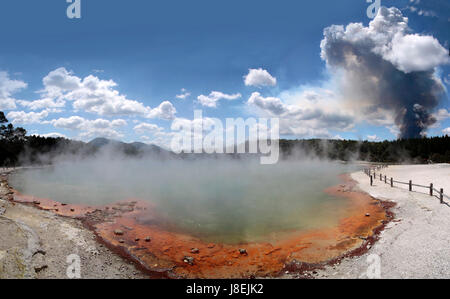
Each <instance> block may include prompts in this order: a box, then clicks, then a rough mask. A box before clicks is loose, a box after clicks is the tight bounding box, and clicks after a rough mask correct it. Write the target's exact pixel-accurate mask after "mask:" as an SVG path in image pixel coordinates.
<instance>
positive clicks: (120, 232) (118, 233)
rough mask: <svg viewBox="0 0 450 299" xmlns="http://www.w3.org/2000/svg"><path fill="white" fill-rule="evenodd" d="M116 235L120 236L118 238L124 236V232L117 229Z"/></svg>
mask: <svg viewBox="0 0 450 299" xmlns="http://www.w3.org/2000/svg"><path fill="white" fill-rule="evenodd" d="M114 234H116V235H118V236H122V235H123V231H122V230H120V229H116V230H115V231H114Z"/></svg>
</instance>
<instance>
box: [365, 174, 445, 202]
mask: <svg viewBox="0 0 450 299" xmlns="http://www.w3.org/2000/svg"><path fill="white" fill-rule="evenodd" d="M387 167H388V165H378V166H373V167H369V168H364V170H363V171H364V173H365V174H367V175H368V176H369V178H370V186H373V182H374V180H378V178H379V179H380V181H381V182H384V183H385V184H390V185H391V187H394V183H396V184H402V185H408V187H409V188H408V189H409V191H413V186H414V187H419V188H426V189H428V190H429V194H430V196H433V195H434V192H436V194H437V195H439V197H438V198H439V200H440V203H441V204H443V203H444V197H445V198H447V199H450V197H448V196H447V195H445V194H444V189H443V188H440V189H436V188H434V185H433V183H430V185H429V186H425V185H419V184H413V182H412V180H409V182H401V181H396V180H394V178H392V177H391V178H388V177H387V176H386V175H383V174H382V173H381V170H382V169H384V168H387Z"/></svg>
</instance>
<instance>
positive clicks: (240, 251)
mask: <svg viewBox="0 0 450 299" xmlns="http://www.w3.org/2000/svg"><path fill="white" fill-rule="evenodd" d="M239 253H240V254H242V255H247V254H248V253H247V250H246V249H244V248H239Z"/></svg>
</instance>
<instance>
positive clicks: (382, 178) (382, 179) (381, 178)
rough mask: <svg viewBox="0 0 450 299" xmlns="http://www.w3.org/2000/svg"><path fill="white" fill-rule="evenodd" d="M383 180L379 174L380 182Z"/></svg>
mask: <svg viewBox="0 0 450 299" xmlns="http://www.w3.org/2000/svg"><path fill="white" fill-rule="evenodd" d="M382 180H383V178H382V177H381V173H380V181H382Z"/></svg>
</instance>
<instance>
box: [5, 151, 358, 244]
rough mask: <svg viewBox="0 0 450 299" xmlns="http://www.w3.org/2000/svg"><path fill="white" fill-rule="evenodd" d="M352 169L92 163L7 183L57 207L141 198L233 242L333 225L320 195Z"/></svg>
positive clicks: (330, 204)
mask: <svg viewBox="0 0 450 299" xmlns="http://www.w3.org/2000/svg"><path fill="white" fill-rule="evenodd" d="M355 168H356V167H355V166H354V165H353V166H352V165H343V164H339V163H331V162H320V161H314V162H305V161H284V162H279V163H278V164H275V165H260V164H259V161H258V160H222V159H219V160H217V159H205V160H197V161H183V160H176V161H170V160H169V161H155V160H150V159H148V160H142V159H140V160H133V159H126V160H123V159H108V158H104V159H101V158H97V159H94V160H81V161H77V162H62V163H57V164H56V165H54V166H51V167H44V168H39V169H31V170H23V171H19V172H17V173H15V174H14V175H12V176H11V178H10V184H11V185H12V186H13V187H14V188H16V189H17V190H19V191H20V192H22V193H24V194H29V195H34V196H37V197H41V198H50V199H53V200H56V201H59V202H62V203H72V204H86V205H105V204H112V203H114V202H117V201H121V200H124V199H128V198H138V199H142V200H147V201H150V202H151V203H153V204H155V206H156V209H157V211H158V213H160V214H161V215H163V216H164V217H167V219H169V220H170V222H171V223H174V224H175V227H176V229H177V230H180V231H183V232H187V233H190V234H193V235H195V236H198V237H201V238H202V239H204V240H207V241H215V242H228V243H235V242H249V241H257V240H261V239H265V238H269V236H272V237H273V236H275V235H278V234H279V233H280V232H287V231H292V230H304V229H312V228H321V227H326V226H332V225H335V224H336V223H337V221H338V219H339V218H340V217H342V213H343V212H342V211H343V210H344V211H345V206H346V204H347V202H346V199H343V198H337V197H333V196H331V195H328V194H326V193H324V192H323V190H324V189H325V188H327V187H330V186H332V185H336V184H338V183H339V179H338V175H339V174H341V173H345V172H349V171H353V170H355ZM171 229H173V227H171Z"/></svg>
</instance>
